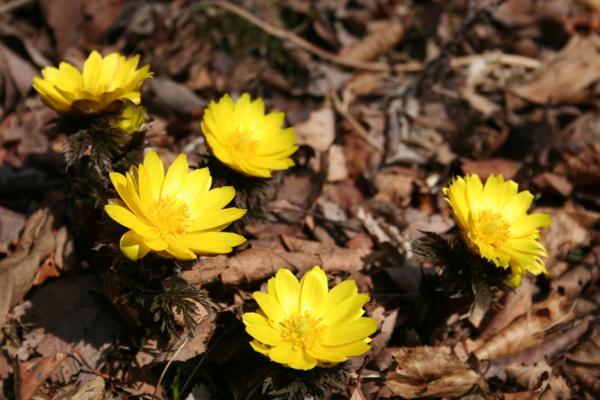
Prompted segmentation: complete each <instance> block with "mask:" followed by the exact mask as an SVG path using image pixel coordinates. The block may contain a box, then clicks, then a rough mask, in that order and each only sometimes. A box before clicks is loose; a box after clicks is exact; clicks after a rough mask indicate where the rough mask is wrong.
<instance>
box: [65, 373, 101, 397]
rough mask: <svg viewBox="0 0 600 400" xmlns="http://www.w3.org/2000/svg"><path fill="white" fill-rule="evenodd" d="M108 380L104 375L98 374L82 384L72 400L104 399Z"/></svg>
mask: <svg viewBox="0 0 600 400" xmlns="http://www.w3.org/2000/svg"><path fill="white" fill-rule="evenodd" d="M105 388H106V382H105V381H104V379H102V377H100V376H96V377H94V378H93V379H91V380H89V381H87V382H86V383H84V384H83V385H81V386H80V387H79V388H78V389H77V391H76V392H75V393H73V395H71V397H70V398H71V400H102V399H104V390H105Z"/></svg>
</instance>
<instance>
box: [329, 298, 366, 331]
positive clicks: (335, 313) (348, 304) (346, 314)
mask: <svg viewBox="0 0 600 400" xmlns="http://www.w3.org/2000/svg"><path fill="white" fill-rule="evenodd" d="M368 302H369V296H368V295H366V294H364V293H361V294H356V295H354V296H352V297H348V298H347V299H345V300H344V301H342V302H340V303H339V304H338V305H337V306H336V307H334V308H333V309H332V310H331V311H330V312H329V313H328V314H327V315H326V316H325V318H324V319H323V323H324V324H325V325H329V326H336V325H338V324H346V323H350V322H352V321H355V320H357V319H358V318H360V317H361V316H362V315H363V314H364V310H363V308H362V307H363V306H364V305H365V304H366V303H368Z"/></svg>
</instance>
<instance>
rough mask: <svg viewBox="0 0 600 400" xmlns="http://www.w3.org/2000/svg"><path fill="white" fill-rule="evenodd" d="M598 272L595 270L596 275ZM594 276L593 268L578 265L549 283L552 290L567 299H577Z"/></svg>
mask: <svg viewBox="0 0 600 400" xmlns="http://www.w3.org/2000/svg"><path fill="white" fill-rule="evenodd" d="M597 274H598V272H597V271H596V275H597ZM593 278H594V269H592V268H590V267H587V266H584V265H578V266H577V267H575V268H572V269H570V270H569V271H567V272H566V273H565V274H563V275H561V276H560V277H559V278H557V279H555V280H553V281H552V283H550V286H551V287H552V290H555V291H557V292H559V293H561V294H563V295H564V296H565V297H567V298H569V299H577V297H579V294H580V293H581V290H582V289H583V288H584V287H585V286H586V285H587V284H588V283H590V281H592V279H593Z"/></svg>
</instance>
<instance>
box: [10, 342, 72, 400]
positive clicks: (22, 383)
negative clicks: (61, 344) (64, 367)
mask: <svg viewBox="0 0 600 400" xmlns="http://www.w3.org/2000/svg"><path fill="white" fill-rule="evenodd" d="M65 358H67V355H66V354H65V353H56V354H55V355H53V356H49V357H39V358H35V359H33V360H30V361H27V362H19V363H18V364H17V365H18V377H17V379H16V387H17V393H18V394H19V399H20V400H28V399H30V398H31V397H32V396H33V395H34V394H35V392H36V391H37V389H38V388H39V387H40V385H41V384H42V383H44V381H45V380H46V379H47V378H48V377H49V376H50V374H51V373H52V372H53V371H54V370H55V369H56V368H57V367H58V366H59V365H60V364H62V362H63V361H64V360H65Z"/></svg>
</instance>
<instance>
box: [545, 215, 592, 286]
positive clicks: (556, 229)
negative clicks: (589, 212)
mask: <svg viewBox="0 0 600 400" xmlns="http://www.w3.org/2000/svg"><path fill="white" fill-rule="evenodd" d="M536 211H539V212H545V213H548V214H550V215H551V216H552V224H551V225H550V226H549V227H547V228H545V229H544V232H543V234H542V242H543V243H544V245H545V246H546V248H547V249H548V253H549V254H550V255H551V257H552V258H554V259H557V258H561V257H564V256H565V255H566V254H567V253H568V252H569V251H570V250H571V249H574V248H576V247H580V246H585V245H587V244H588V243H589V241H590V235H589V234H588V231H587V229H585V227H583V226H582V225H581V224H580V223H579V222H578V221H577V220H575V219H574V218H573V217H572V216H570V215H569V213H568V212H567V211H565V210H564V209H558V208H546V207H544V208H539V209H537V210H536ZM549 264H550V265H551V263H549ZM550 273H551V274H552V270H551V271H550Z"/></svg>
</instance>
